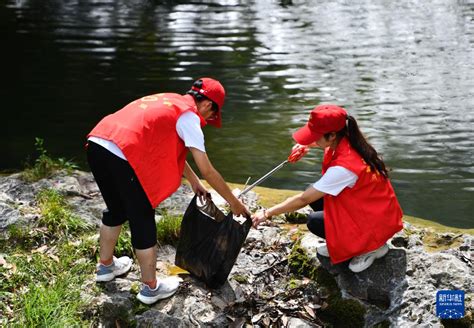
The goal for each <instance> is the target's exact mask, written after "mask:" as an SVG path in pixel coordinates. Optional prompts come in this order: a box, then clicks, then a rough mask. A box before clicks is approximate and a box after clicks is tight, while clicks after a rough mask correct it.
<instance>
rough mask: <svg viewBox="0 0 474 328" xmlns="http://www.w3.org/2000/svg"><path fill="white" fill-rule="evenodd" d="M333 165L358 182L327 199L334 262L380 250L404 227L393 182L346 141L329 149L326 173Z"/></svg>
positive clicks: (326, 224)
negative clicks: (372, 166)
mask: <svg viewBox="0 0 474 328" xmlns="http://www.w3.org/2000/svg"><path fill="white" fill-rule="evenodd" d="M331 166H342V167H344V168H346V169H348V170H350V171H351V172H353V173H354V174H356V175H357V177H358V179H357V182H356V183H355V185H354V186H353V187H352V188H348V187H347V188H344V190H343V191H342V192H341V193H339V195H337V196H332V195H329V194H326V195H325V196H324V230H325V234H326V242H327V247H328V251H329V254H330V256H331V262H332V263H339V262H343V261H346V260H348V259H350V258H352V257H354V256H357V255H361V254H364V253H367V252H370V251H373V250H375V249H377V248H379V247H381V246H382V245H383V244H384V243H385V242H386V241H387V240H388V239H390V238H391V237H392V236H393V235H394V234H395V233H396V232H398V231H400V230H401V229H402V228H403V223H402V216H403V214H402V210H401V208H400V205H399V203H398V200H397V197H396V196H395V192H394V190H393V188H392V185H391V183H390V181H389V180H388V179H387V178H385V177H383V176H382V175H381V174H380V173H378V171H375V172H374V170H372V169H371V168H370V166H368V165H367V164H366V163H365V161H364V160H363V159H362V157H361V156H360V155H359V154H358V153H357V151H355V150H354V149H353V148H352V147H351V145H350V143H349V140H348V139H347V138H343V139H341V141H340V142H339V144H338V145H337V147H336V150H335V151H333V150H332V149H330V148H326V150H325V152H324V159H323V169H322V173H323V174H324V173H325V172H326V170H327V169H328V168H329V167H331Z"/></svg>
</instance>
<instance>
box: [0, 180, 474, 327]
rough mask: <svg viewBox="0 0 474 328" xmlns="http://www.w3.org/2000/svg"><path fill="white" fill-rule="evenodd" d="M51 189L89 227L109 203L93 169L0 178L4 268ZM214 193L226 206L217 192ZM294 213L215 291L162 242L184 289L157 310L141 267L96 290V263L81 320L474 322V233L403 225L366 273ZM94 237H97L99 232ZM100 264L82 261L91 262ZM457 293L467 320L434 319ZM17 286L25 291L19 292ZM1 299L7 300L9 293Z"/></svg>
mask: <svg viewBox="0 0 474 328" xmlns="http://www.w3.org/2000/svg"><path fill="white" fill-rule="evenodd" d="M44 189H48V190H56V191H58V192H59V193H60V194H61V195H63V196H64V197H65V199H66V200H67V203H68V205H69V206H70V207H71V209H72V211H73V212H74V214H75V215H77V216H78V217H80V218H81V219H82V220H83V221H84V222H86V223H87V224H88V225H92V226H94V227H96V228H98V226H99V223H100V217H101V213H102V210H103V208H104V204H103V203H102V199H101V197H100V194H99V192H98V189H97V186H96V185H95V182H94V180H93V178H92V176H91V174H90V173H87V172H81V171H75V172H73V173H72V174H65V173H58V174H56V175H54V176H53V177H51V178H49V179H42V180H40V181H38V182H35V183H27V182H25V181H23V180H22V179H21V174H13V175H9V176H5V177H1V178H0V231H1V232H2V235H3V238H4V242H3V243H2V244H1V245H2V247H4V249H0V269H1V271H0V274H3V276H4V277H12V276H14V273H13V272H11V271H12V270H14V269H13V266H12V265H9V263H10V262H11V260H10V257H12V256H13V255H11V254H10V253H9V251H8V249H7V248H6V246H5V245H8V239H6V238H9V237H10V235H9V232H8V230H9V229H8V227H9V226H13V225H16V226H18V225H20V226H22V225H24V226H29V225H31V224H32V223H33V224H34V222H35V221H38V220H39V219H40V218H41V215H42V214H41V212H40V211H39V210H38V201H37V194H38V193H39V192H40V191H41V190H44ZM192 196H193V194H192V191H191V190H190V188H189V187H188V186H187V185H184V184H183V185H182V186H181V188H180V189H179V190H178V191H177V192H176V193H175V194H173V196H172V197H170V198H169V199H167V200H166V201H165V202H163V203H162V204H161V205H160V207H159V208H158V210H157V215H156V219H157V221H159V220H160V219H161V214H162V213H164V212H166V213H168V214H170V213H171V214H173V215H182V213H184V210H185V209H186V207H187V206H188V204H189V202H190V200H191V198H192ZM261 196H264V195H260V194H257V193H249V195H248V197H247V198H246V202H247V204H248V206H249V207H250V208H252V209H257V208H258V207H259V204H260V197H261ZM213 199H214V201H215V203H216V204H217V205H218V206H224V203H223V201H222V199H220V197H218V196H217V195H214V197H213ZM304 211H306V209H304V210H303V211H302V212H304ZM295 217H298V216H297V215H293V216H290V217H288V218H285V217H279V218H277V219H276V221H275V222H274V223H272V224H271V225H267V226H261V227H259V228H258V229H251V230H250V233H249V235H248V236H247V239H246V241H245V243H244V246H243V248H242V250H241V253H240V255H239V257H238V258H237V262H236V264H235V266H234V268H233V270H232V271H231V273H230V275H229V279H228V281H227V282H226V283H225V284H224V286H222V287H221V288H219V289H215V290H211V289H208V288H206V286H205V285H204V284H203V283H202V282H200V281H198V280H196V279H195V278H193V277H192V276H190V275H189V274H186V273H185V272H183V271H182V270H179V268H177V267H175V266H174V257H175V252H176V251H175V248H174V247H173V246H171V245H160V247H159V253H158V265H157V272H158V275H159V276H160V277H164V276H169V275H172V276H174V277H175V279H179V280H180V281H181V285H180V288H179V290H178V292H177V293H176V294H175V295H174V296H173V297H171V298H169V299H166V300H162V301H159V302H158V303H156V304H154V305H153V306H144V305H142V304H140V303H139V302H137V301H136V299H135V295H136V293H137V291H138V288H139V274H138V267H137V265H136V263H135V265H134V266H133V269H132V271H131V272H130V273H129V274H127V275H126V276H124V277H121V278H117V279H115V280H114V281H112V282H109V283H105V284H103V285H98V286H97V285H96V283H95V282H94V272H93V269H92V270H90V272H87V278H86V279H85V281H84V283H83V286H82V288H81V298H83V299H84V300H86V303H87V307H86V308H85V309H83V310H82V316H83V317H84V318H85V320H87V318H90V320H91V325H93V326H105V327H116V326H117V325H119V326H127V325H134V326H138V327H149V326H152V327H193V326H203V327H227V326H230V327H319V326H324V327H331V326H332V327H374V326H376V327H414V326H416V327H443V326H445V327H452V326H457V327H471V326H472V324H473V322H474V321H473V318H472V309H473V305H474V299H473V286H474V275H473V267H472V251H473V247H474V237H473V235H471V234H469V233H463V232H456V233H452V232H442V233H440V232H436V231H433V230H432V229H429V228H426V227H417V226H415V225H412V224H409V223H405V228H404V229H403V231H401V232H400V233H398V234H397V235H395V236H394V237H393V238H392V239H391V240H390V242H389V244H390V248H391V249H390V251H389V253H388V254H387V255H386V256H385V257H384V258H382V259H379V260H377V261H376V262H375V263H374V264H373V265H372V266H371V267H370V268H369V269H367V270H366V271H364V272H361V273H359V274H354V273H352V272H351V271H349V270H348V268H347V263H343V264H340V265H336V266H332V265H331V264H330V263H329V261H328V260H327V259H326V258H321V257H319V256H317V255H316V247H317V245H318V244H319V243H321V242H322V240H321V239H319V238H317V237H315V236H314V235H312V234H311V233H309V232H307V230H305V228H304V225H298V224H292V223H291V222H288V220H290V221H292V220H293V219H294V218H295ZM92 238H95V241H96V240H97V234H95V236H93V237H92ZM5 241H6V242H5ZM41 247H47V245H41V242H38V243H37V244H36V245H35V248H34V249H33V250H32V252H37V250H38V249H39V248H41ZM93 260H94V259H90V258H89V259H82V261H89V262H91V263H90V264H93V263H92V262H93ZM77 261H79V262H81V259H76V262H77ZM90 267H92V265H91V266H90ZM0 286H3V285H0ZM97 287H98V288H97ZM454 289H458V290H463V291H465V293H466V300H465V309H466V315H465V317H464V318H463V319H461V320H443V321H440V320H439V319H438V318H437V317H436V308H435V305H436V292H437V291H438V290H454ZM2 292H4V291H2ZM16 292H18V293H22V292H24V291H22V289H21V288H20V289H18V290H16ZM1 295H2V296H1V297H2V301H5V303H6V304H8V299H7V297H10V296H11V292H10V291H9V292H8V293H7V292H5V293H2V294H1ZM5 295H6V296H5ZM9 295H10V296H9ZM16 310H17V311H19V310H21V309H16ZM0 311H2V312H4V313H1V314H2V315H1V316H4V315H5V316H10V317H12V316H13V314H12V312H14V309H11V308H10V307H9V306H8V305H7V306H5V307H2V308H0Z"/></svg>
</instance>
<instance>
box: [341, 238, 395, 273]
mask: <svg viewBox="0 0 474 328" xmlns="http://www.w3.org/2000/svg"><path fill="white" fill-rule="evenodd" d="M388 250H389V248H388V245H387V244H384V245H383V246H382V247H380V248H378V249H376V250H375V251H372V252H368V253H365V254H362V255H359V256H356V257H354V258H352V260H351V262H350V263H349V269H350V270H351V271H352V272H355V273H358V272H362V271H364V270H365V269H367V268H368V267H370V266H371V265H372V263H374V261H375V259H379V258H381V257H384V256H385V254H387V252H388Z"/></svg>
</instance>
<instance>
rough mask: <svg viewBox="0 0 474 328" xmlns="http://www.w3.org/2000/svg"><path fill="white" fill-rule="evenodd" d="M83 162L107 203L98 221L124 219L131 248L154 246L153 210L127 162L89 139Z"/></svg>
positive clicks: (117, 222) (115, 222) (116, 222)
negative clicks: (127, 227)
mask: <svg viewBox="0 0 474 328" xmlns="http://www.w3.org/2000/svg"><path fill="white" fill-rule="evenodd" d="M87 161H88V162H89V167H90V169H91V171H92V174H93V175H94V178H95V181H96V182H97V185H98V186H99V189H100V192H101V194H102V198H103V199H104V202H105V204H106V205H107V210H105V211H104V213H103V216H102V223H103V224H104V225H106V226H109V227H116V226H119V225H122V224H123V223H125V222H126V221H127V220H128V222H129V225H130V232H131V235H132V245H133V247H134V248H136V249H147V248H150V247H152V246H155V245H156V225H155V211H154V209H153V208H152V207H151V204H150V201H149V200H148V197H147V196H146V194H145V191H144V190H143V188H142V186H141V184H140V182H139V181H138V178H137V176H136V175H135V172H134V171H133V169H132V167H131V166H130V164H129V163H128V162H127V161H125V160H123V159H121V158H120V157H117V156H115V155H114V154H112V153H111V152H110V151H108V150H107V149H105V148H104V147H102V146H99V145H98V144H96V143H94V142H90V141H89V143H88V147H87Z"/></svg>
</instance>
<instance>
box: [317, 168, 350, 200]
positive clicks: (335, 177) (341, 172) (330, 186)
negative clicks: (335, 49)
mask: <svg viewBox="0 0 474 328" xmlns="http://www.w3.org/2000/svg"><path fill="white" fill-rule="evenodd" d="M357 179H358V177H357V175H356V174H355V173H354V172H352V171H349V170H348V169H346V168H345V167H342V166H331V167H330V168H328V169H327V171H326V172H325V173H324V175H323V176H322V177H321V178H320V179H319V180H318V181H316V182H315V183H313V185H312V187H313V188H314V189H316V190H319V191H321V192H324V193H326V194H330V195H333V196H337V195H339V193H340V192H341V191H342V190H343V189H344V188H346V187H349V188H352V187H354V185H355V183H356V181H357Z"/></svg>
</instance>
